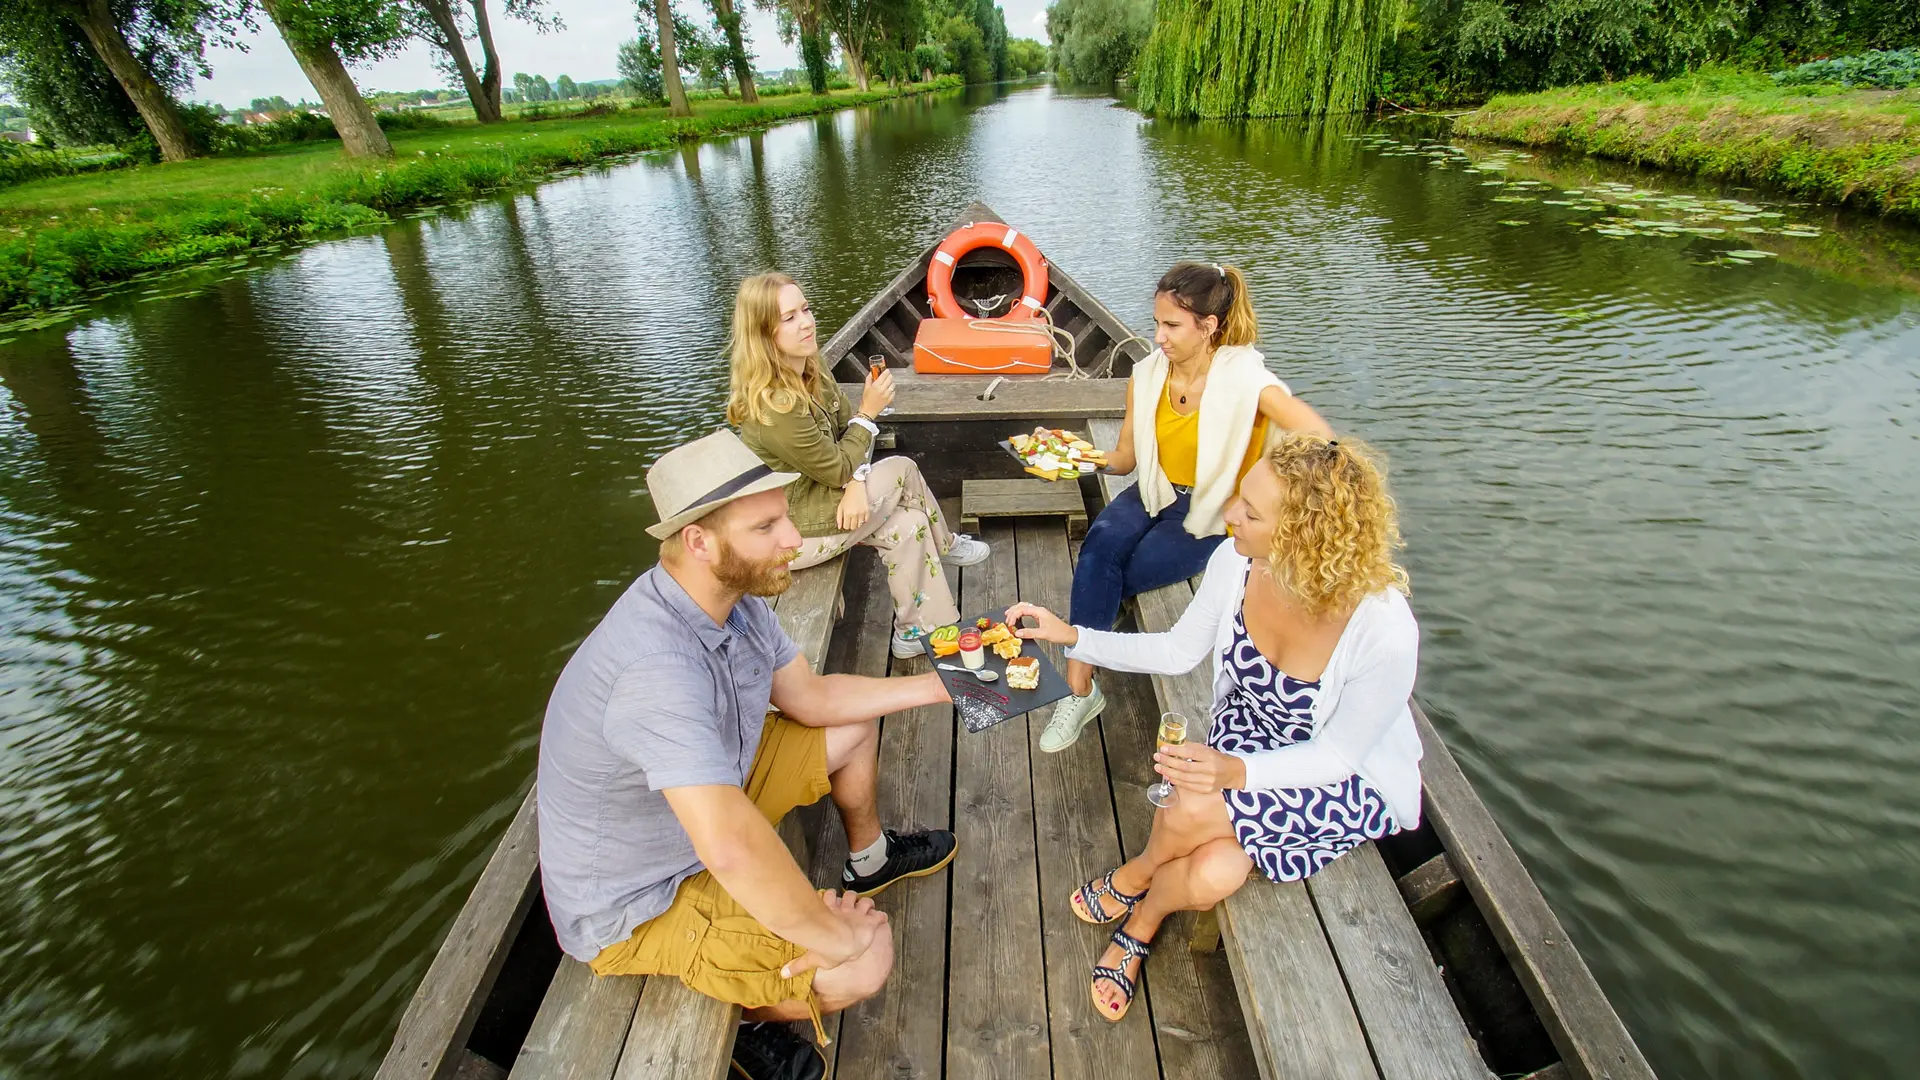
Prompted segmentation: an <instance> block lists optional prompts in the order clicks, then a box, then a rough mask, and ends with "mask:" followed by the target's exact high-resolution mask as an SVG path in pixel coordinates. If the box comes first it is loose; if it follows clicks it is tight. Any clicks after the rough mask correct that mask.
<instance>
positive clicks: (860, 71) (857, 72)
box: [840, 34, 871, 93]
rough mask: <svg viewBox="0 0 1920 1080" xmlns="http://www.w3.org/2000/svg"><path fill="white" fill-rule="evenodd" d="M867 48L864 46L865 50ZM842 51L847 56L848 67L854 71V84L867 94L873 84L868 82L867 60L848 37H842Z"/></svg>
mask: <svg viewBox="0 0 1920 1080" xmlns="http://www.w3.org/2000/svg"><path fill="white" fill-rule="evenodd" d="M864 47H865V46H862V48H864ZM840 51H841V52H843V53H846V54H847V67H848V68H850V69H851V70H852V71H853V83H854V85H855V86H858V87H859V88H860V90H861V92H862V93H865V92H866V91H867V89H869V87H870V86H871V84H870V83H869V82H868V81H867V59H866V57H864V56H862V55H861V49H856V48H854V47H853V45H852V44H851V43H850V42H849V40H848V37H847V35H845V34H841V35H840Z"/></svg>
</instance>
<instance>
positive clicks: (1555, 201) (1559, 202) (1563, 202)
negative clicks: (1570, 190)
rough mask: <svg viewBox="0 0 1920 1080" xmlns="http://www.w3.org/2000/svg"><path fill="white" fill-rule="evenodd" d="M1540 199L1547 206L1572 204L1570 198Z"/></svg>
mask: <svg viewBox="0 0 1920 1080" xmlns="http://www.w3.org/2000/svg"><path fill="white" fill-rule="evenodd" d="M1540 201H1541V202H1542V203H1545V204H1546V205H1548V206H1572V205H1573V200H1572V199H1541V200H1540Z"/></svg>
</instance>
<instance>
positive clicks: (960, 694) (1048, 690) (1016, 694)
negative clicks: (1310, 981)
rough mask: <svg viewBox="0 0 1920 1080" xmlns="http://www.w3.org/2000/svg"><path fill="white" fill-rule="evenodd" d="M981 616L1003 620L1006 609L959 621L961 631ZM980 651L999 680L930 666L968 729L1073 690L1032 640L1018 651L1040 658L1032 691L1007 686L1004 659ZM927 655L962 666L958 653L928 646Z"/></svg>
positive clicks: (1047, 702) (1039, 705) (984, 726)
mask: <svg viewBox="0 0 1920 1080" xmlns="http://www.w3.org/2000/svg"><path fill="white" fill-rule="evenodd" d="M982 615H983V616H985V617H986V618H989V619H992V620H993V621H994V622H1003V621H1005V619H1006V617H1007V612H1006V609H1005V608H1002V609H1000V610H998V611H985V612H981V613H980V615H976V616H974V618H972V619H967V620H965V621H964V622H962V623H961V624H960V626H961V628H962V629H963V630H964V629H965V628H966V627H969V626H972V625H973V624H974V621H975V620H976V619H978V618H980V617H981V616H982ZM923 647H924V646H923ZM982 651H983V652H985V653H986V660H987V662H986V664H985V670H987V671H992V672H996V673H998V674H999V676H1000V681H999V682H994V683H983V682H981V681H980V680H979V679H976V678H974V677H973V676H972V675H968V674H966V673H964V672H959V671H948V670H946V669H944V668H941V667H938V666H936V667H935V668H934V669H933V670H934V671H935V672H936V673H938V674H939V676H940V681H941V682H942V683H944V684H945V685H946V688H947V693H948V695H949V696H951V697H952V698H953V706H954V708H955V709H956V710H957V711H958V712H959V713H960V722H961V723H963V724H965V725H966V728H967V730H968V731H985V730H986V729H988V728H990V727H992V726H993V725H995V724H998V723H1000V722H1002V721H1004V720H1011V719H1013V718H1014V717H1016V716H1019V715H1021V714H1023V713H1030V712H1032V711H1033V710H1035V709H1043V708H1045V707H1047V706H1048V705H1051V704H1053V703H1054V702H1056V701H1059V700H1060V699H1061V698H1063V697H1066V696H1067V695H1068V694H1071V693H1073V690H1072V689H1071V688H1069V687H1068V686H1067V680H1066V677H1065V676H1063V675H1061V674H1060V673H1059V672H1058V671H1056V670H1054V667H1053V663H1052V661H1050V660H1048V659H1047V656H1046V654H1045V653H1043V652H1041V651H1040V646H1039V645H1038V644H1037V643H1035V642H1032V641H1028V642H1025V643H1024V648H1023V649H1022V650H1021V652H1020V655H1022V656H1033V657H1038V658H1039V660H1040V685H1039V687H1038V688H1037V689H1034V690H1014V689H1011V688H1010V687H1008V686H1007V662H1006V661H1005V660H1002V659H1000V657H998V656H996V655H994V652H993V648H992V647H991V646H983V647H982ZM927 658H928V659H930V660H932V661H933V662H934V664H935V665H939V664H953V665H955V666H956V667H958V666H961V663H960V654H959V653H954V654H953V655H952V656H940V657H936V656H934V655H933V650H932V649H930V648H929V649H927Z"/></svg>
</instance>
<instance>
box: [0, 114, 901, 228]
mask: <svg viewBox="0 0 1920 1080" xmlns="http://www.w3.org/2000/svg"><path fill="white" fill-rule="evenodd" d="M829 96H830V97H832V98H834V99H836V101H840V100H846V99H857V98H860V95H859V94H857V93H855V92H851V91H846V92H841V93H838V94H833V95H829ZM869 96H871V95H869ZM883 96H884V95H883ZM815 100H816V99H814V98H812V97H810V96H788V97H779V98H771V99H768V100H767V101H766V102H764V103H763V105H762V106H760V107H766V108H775V109H778V108H781V107H782V106H786V105H795V104H803V103H811V102H813V101H815ZM861 100H866V99H861ZM760 107H756V106H742V105H741V104H740V103H739V102H738V101H733V100H718V99H709V100H705V101H695V102H693V113H694V117H695V118H696V119H702V120H713V119H727V118H728V117H727V114H729V113H740V114H742V115H741V116H740V117H739V119H740V120H742V121H746V122H748V123H749V124H751V123H755V122H764V118H761V117H757V116H753V115H750V114H751V113H752V111H753V110H755V109H756V108H760ZM817 111H819V110H818V109H806V110H801V114H804V113H806V112H817ZM666 119H667V110H666V108H665V107H660V108H641V109H622V110H621V111H620V112H618V113H615V114H613V115H611V116H590V117H585V118H557V119H549V120H505V121H502V122H501V123H498V124H494V125H492V126H484V125H481V124H477V123H470V122H469V123H452V124H449V125H448V126H446V127H442V128H427V129H422V130H414V131H405V130H402V131H394V132H391V133H389V134H388V139H389V141H391V142H392V143H393V154H394V160H393V162H383V163H369V162H366V161H357V160H355V159H353V158H349V157H347V156H346V153H345V152H344V151H343V150H342V149H341V148H340V144H339V143H338V142H335V141H332V140H328V141H325V142H311V143H294V144H290V145H287V146H280V147H275V148H273V149H270V150H265V151H261V152H259V153H256V154H249V155H246V156H240V157H215V158H196V159H194V160H191V161H182V162H176V163H170V164H164V165H140V166H136V167H134V168H131V169H120V170H116V171H109V172H98V173H82V174H80V175H77V176H55V177H48V178H47V179H44V180H32V181H29V182H27V183H24V184H18V185H15V186H13V187H8V188H0V222H4V223H5V224H21V223H22V222H21V221H20V220H18V219H21V218H32V217H39V216H44V215H47V214H62V215H69V214H74V213H87V212H90V211H92V210H96V209H97V210H98V211H99V212H100V213H102V214H106V215H108V219H109V220H115V219H124V218H142V217H147V218H151V217H156V216H160V215H164V214H168V213H175V212H178V211H181V210H187V209H197V208H201V207H203V206H204V204H205V201H206V200H207V199H208V198H245V197H247V196H248V195H250V194H253V193H256V192H259V191H262V190H264V189H279V190H281V191H292V192H301V191H316V190H319V189H320V188H322V187H324V186H326V185H327V184H328V183H329V182H331V181H334V180H337V179H339V178H341V177H343V176H346V175H349V174H356V173H364V172H368V171H371V170H375V169H380V168H392V167H393V166H394V165H395V164H400V163H404V162H405V161H406V160H407V159H408V158H418V157H421V156H429V157H430V156H433V155H435V154H440V155H466V154H472V153H475V152H483V151H494V150H502V149H509V150H514V151H522V152H530V151H541V150H556V149H560V148H564V147H567V146H569V145H572V144H576V143H578V142H579V141H580V140H582V139H583V138H587V137H591V136H594V135H600V134H607V133H620V132H627V131H631V130H633V129H635V128H636V127H639V126H641V125H644V124H649V123H659V122H661V121H665V120H666ZM9 219H13V220H9Z"/></svg>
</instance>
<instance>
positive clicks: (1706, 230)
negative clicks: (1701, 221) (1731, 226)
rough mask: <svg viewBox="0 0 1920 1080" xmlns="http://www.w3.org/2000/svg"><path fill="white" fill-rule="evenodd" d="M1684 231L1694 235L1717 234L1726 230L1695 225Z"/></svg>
mask: <svg viewBox="0 0 1920 1080" xmlns="http://www.w3.org/2000/svg"><path fill="white" fill-rule="evenodd" d="M1686 231H1687V232H1690V233H1692V234H1693V235H1695V236H1719V235H1720V234H1721V233H1723V232H1726V231H1727V230H1725V229H1716V228H1713V227H1711V226H1707V225H1695V226H1692V227H1691V228H1689V229H1687V230H1686Z"/></svg>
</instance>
